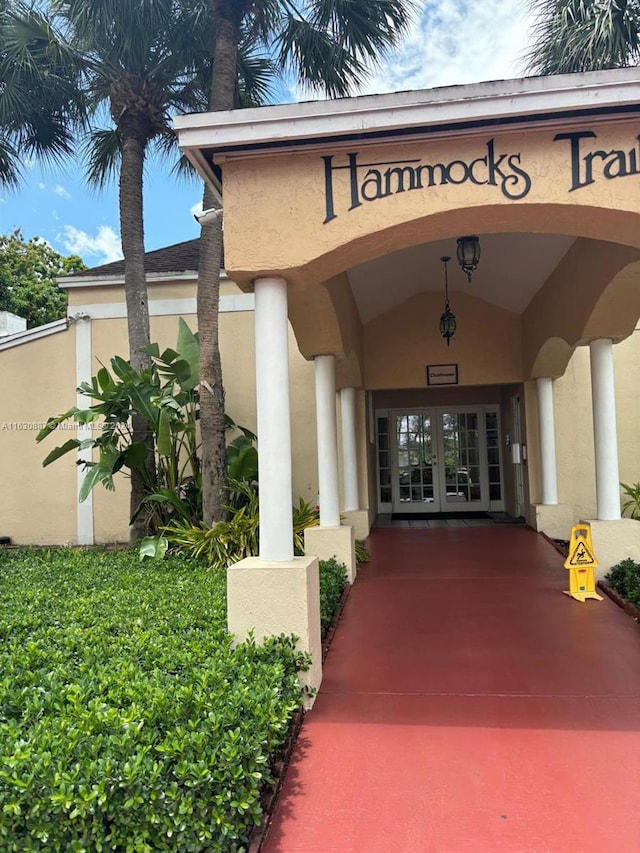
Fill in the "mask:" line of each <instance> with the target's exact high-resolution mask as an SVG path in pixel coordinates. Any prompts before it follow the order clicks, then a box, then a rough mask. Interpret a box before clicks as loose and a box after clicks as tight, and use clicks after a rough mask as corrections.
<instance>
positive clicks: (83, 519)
mask: <svg viewBox="0 0 640 853" xmlns="http://www.w3.org/2000/svg"><path fill="white" fill-rule="evenodd" d="M73 319H74V320H75V326H76V388H77V387H78V386H79V385H81V384H82V383H83V382H91V361H92V347H91V317H90V316H89V314H87V313H85V312H77V313H76V314H74V316H73ZM76 406H77V407H78V408H79V409H88V408H89V403H88V401H87V398H86V397H85V396H84V395H83V394H77V395H76ZM94 427H95V424H85V425H81V424H79V425H78V428H77V430H76V438H77V439H78V441H85V439H87V438H93V432H92V431H93V429H94ZM92 459H93V453H92V451H91V449H90V448H85V449H84V450H79V451H78V462H91V461H92ZM87 470H88V469H86V468H84V466H82V465H78V468H77V471H76V490H77V496H76V497H77V502H76V524H77V528H76V529H77V532H76V535H77V537H78V545H93V544H94V542H95V534H94V521H93V491H91V492H89V495H88V496H87V498H86V499H85V500H84V501H83V502H82V503H80V489H81V488H82V484H83V482H84V478H85V477H86V475H87Z"/></svg>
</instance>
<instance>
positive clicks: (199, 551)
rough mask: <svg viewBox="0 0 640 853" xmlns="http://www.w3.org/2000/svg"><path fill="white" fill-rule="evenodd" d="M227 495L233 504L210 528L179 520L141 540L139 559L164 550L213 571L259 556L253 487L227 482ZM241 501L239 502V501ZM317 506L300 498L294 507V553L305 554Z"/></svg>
mask: <svg viewBox="0 0 640 853" xmlns="http://www.w3.org/2000/svg"><path fill="white" fill-rule="evenodd" d="M229 493H230V494H231V495H234V496H236V498H237V501H236V504H235V505H233V506H231V505H226V506H225V507H224V509H225V512H226V513H227V518H225V519H223V520H222V521H218V522H217V523H216V524H214V525H213V526H211V527H210V526H209V525H208V524H206V522H204V521H199V522H198V523H196V524H189V522H188V521H178V522H177V523H175V524H173V525H167V526H165V527H164V528H163V536H160V537H155V538H153V539H150V540H149V541H146V540H143V543H144V545H143V548H142V549H141V552H140V553H141V557H147V556H150V557H163V556H164V554H165V553H166V551H167V550H170V551H173V552H177V553H179V554H184V555H185V556H191V557H197V558H198V559H202V560H204V561H205V562H206V564H207V565H208V566H210V567H211V568H213V569H226V568H227V567H228V566H230V565H232V564H233V563H237V562H238V561H239V560H243V559H244V558H245V557H255V556H257V555H258V549H259V536H260V507H259V503H258V492H257V490H256V488H255V487H254V485H253V484H251V483H249V482H246V481H245V482H241V481H238V480H232V479H231V478H230V479H229ZM238 498H241V499H238ZM318 520H319V516H318V510H317V508H316V507H313V506H312V505H311V504H308V503H306V502H305V501H304V500H303V499H302V498H300V502H299V504H298V506H294V507H293V544H294V552H295V553H296V554H298V555H300V554H303V553H304V531H305V529H306V528H307V527H313V526H314V525H316V524H318Z"/></svg>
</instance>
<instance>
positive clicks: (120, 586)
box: [0, 550, 306, 853]
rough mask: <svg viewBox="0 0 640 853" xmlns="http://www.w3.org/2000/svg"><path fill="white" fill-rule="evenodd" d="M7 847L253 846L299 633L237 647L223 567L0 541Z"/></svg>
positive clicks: (1, 800)
mask: <svg viewBox="0 0 640 853" xmlns="http://www.w3.org/2000/svg"><path fill="white" fill-rule="evenodd" d="M0 589H1V591H2V598H3V607H2V610H0V642H1V650H0V814H1V818H0V849H1V850H2V851H5V852H6V853H27V851H60V853H63V852H64V853H68V851H77V852H78V853H79V851H86V852H87V853H97V851H120V852H121V853H152V852H153V853H156V852H157V851H176V850H179V851H181V853H182V851H200V853H204V852H205V851H206V853H240V851H243V850H246V848H247V841H248V838H249V834H250V832H251V830H252V828H253V826H254V825H255V824H256V823H258V822H259V820H260V817H261V813H262V809H261V804H260V796H261V790H262V789H263V786H264V785H265V783H268V782H269V781H270V780H271V766H272V763H273V761H274V757H275V756H276V755H277V753H278V750H279V749H280V747H281V745H282V744H283V743H284V741H285V739H286V736H287V733H288V730H289V727H290V723H291V719H292V716H293V715H294V713H295V711H296V710H297V708H298V707H299V706H300V704H301V699H302V695H301V689H300V686H299V683H298V680H297V677H296V672H297V671H299V670H300V669H301V668H304V666H305V665H306V657H305V656H304V655H301V654H299V653H297V652H296V651H295V649H294V644H293V640H292V638H286V637H280V638H274V639H272V640H269V641H268V642H267V643H266V644H265V645H264V646H263V647H257V646H256V645H255V644H254V643H252V642H247V643H244V644H243V645H240V646H239V647H237V648H236V649H232V648H231V645H230V639H229V637H228V635H227V633H226V630H225V624H226V615H225V575H224V573H212V572H208V571H206V570H205V569H203V568H202V567H201V566H200V565H196V564H194V563H193V562H191V563H189V562H186V561H184V560H179V559H177V558H170V559H168V560H166V561H164V562H158V563H153V564H149V563H145V564H140V563H139V561H138V557H137V554H135V553H131V552H110V553H105V552H96V551H64V550H51V551H44V550H40V551H17V552H6V553H0Z"/></svg>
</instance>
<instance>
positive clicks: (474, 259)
mask: <svg viewBox="0 0 640 853" xmlns="http://www.w3.org/2000/svg"><path fill="white" fill-rule="evenodd" d="M457 254H458V263H459V264H460V267H461V268H462V271H463V272H464V273H465V274H466V276H467V278H468V279H469V281H471V275H472V273H473V271H474V270H475V269H476V267H477V266H478V264H479V263H480V238H479V237H478V236H477V235H476V234H467V236H466V237H458V253H457Z"/></svg>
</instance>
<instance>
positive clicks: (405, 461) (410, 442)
mask: <svg viewBox="0 0 640 853" xmlns="http://www.w3.org/2000/svg"><path fill="white" fill-rule="evenodd" d="M394 422H395V463H396V464H395V466H394V467H395V471H394V475H395V476H394V480H395V483H394V486H395V488H394V502H393V503H394V512H438V511H439V509H440V502H439V500H438V498H437V482H436V479H437V478H435V477H434V465H435V462H436V459H435V457H434V447H435V440H434V429H433V428H434V418H433V415H432V413H431V412H420V413H417V414H410V413H402V414H396V415H394Z"/></svg>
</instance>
